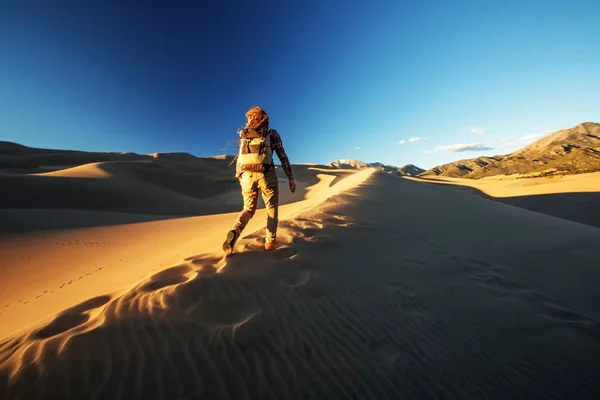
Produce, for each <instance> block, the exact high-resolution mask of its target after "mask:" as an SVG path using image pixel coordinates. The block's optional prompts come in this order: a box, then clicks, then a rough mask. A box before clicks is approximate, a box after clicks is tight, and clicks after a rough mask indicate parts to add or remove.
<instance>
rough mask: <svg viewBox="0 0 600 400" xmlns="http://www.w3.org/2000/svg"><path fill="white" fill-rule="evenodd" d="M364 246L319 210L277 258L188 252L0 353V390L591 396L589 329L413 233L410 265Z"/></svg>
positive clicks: (405, 257) (77, 394)
mask: <svg viewBox="0 0 600 400" xmlns="http://www.w3.org/2000/svg"><path fill="white" fill-rule="evenodd" d="M331 204H332V205H335V204H336V203H335V200H334V201H332V202H331ZM373 235H374V227H373V226H372V225H370V224H368V223H366V222H365V221H360V220H358V219H354V220H352V219H351V218H348V217H344V216H343V215H338V214H336V213H335V212H333V211H331V210H328V209H327V207H326V206H322V207H320V209H319V212H317V213H313V214H304V215H300V216H299V217H298V218H297V219H296V220H294V221H286V222H283V223H282V230H281V236H280V237H281V241H282V247H280V248H279V249H278V250H276V251H275V252H272V253H265V252H264V251H261V250H260V248H261V245H262V239H261V238H260V235H258V234H256V235H250V236H247V237H245V238H243V239H242V241H241V242H240V244H239V246H241V247H245V249H246V252H245V253H243V254H241V255H236V256H233V257H230V258H227V259H226V260H223V259H221V258H220V257H219V256H216V255H210V254H208V255H198V256H193V257H189V258H187V259H185V260H183V261H182V262H181V263H180V264H179V265H176V266H174V267H172V268H169V269H166V270H164V271H161V272H159V273H157V274H155V275H154V276H152V277H150V278H149V279H146V280H144V281H141V282H139V283H138V284H136V285H135V286H133V287H131V288H129V289H128V290H125V291H123V292H120V293H114V294H110V295H106V296H100V297H96V298H93V299H90V300H88V301H86V302H84V303H82V304H80V305H78V306H76V307H73V308H71V309H69V310H66V311H64V312H63V313H61V314H60V315H58V316H56V317H55V318H54V319H53V320H52V321H50V322H48V323H47V324H46V325H45V326H42V327H39V328H38V329H36V330H33V331H31V332H29V333H26V334H23V335H20V336H17V337H13V338H10V339H8V340H6V341H4V342H3V343H1V344H0V368H1V375H0V389H1V390H0V393H2V394H4V398H6V399H13V398H28V399H29V398H65V399H68V398H72V399H80V398H86V399H153V398H157V399H167V398H168V399H172V398H184V399H186V398H187V399H198V398H207V399H216V398H219V399H254V398H260V399H268V398H273V399H296V398H371V399H385V398H393V399H397V398H446V399H462V398H511V399H514V398H534V397H536V396H539V395H540V393H543V394H544V397H545V398H584V397H585V396H588V395H590V394H591V393H594V392H595V391H597V390H598V389H599V385H598V383H597V382H599V380H598V379H597V378H598V377H599V372H598V367H597V365H598V364H597V362H598V360H599V357H600V351H599V350H598V349H600V340H599V339H598V337H599V336H597V335H595V333H597V332H598V330H597V328H598V323H597V321H595V320H594V319H593V318H591V317H589V316H585V315H583V314H581V313H578V312H576V311H574V310H570V309H568V307H566V306H563V305H560V304H559V303H558V302H556V301H554V300H552V299H550V298H548V297H544V296H542V295H541V294H536V293H534V292H532V291H530V290H527V289H526V288H525V287H523V286H522V285H519V284H517V283H515V282H512V281H511V279H510V278H509V277H508V276H505V275H504V274H503V268H504V267H502V266H500V265H491V264H486V263H483V262H480V261H477V260H470V259H462V258H460V257H458V256H456V255H453V254H450V253H448V252H445V250H444V249H443V246H439V245H437V244H436V243H434V242H431V241H429V242H428V241H426V240H424V239H422V238H421V239H420V238H412V239H411V238H404V239H403V240H405V247H406V248H407V249H409V250H407V253H410V249H411V246H412V248H414V249H415V250H413V253H412V254H402V255H394V256H390V257H388V258H386V257H380V258H379V259H378V261H376V262H372V263H368V262H365V260H364V259H361V257H365V256H366V255H368V254H369V253H368V251H369V250H368V249H367V248H365V249H361V248H360V243H361V241H365V242H366V241H369V240H376V241H378V242H380V243H381V245H382V246H387V248H390V247H391V246H393V241H391V240H394V239H393V238H392V239H389V238H388V239H384V238H375V239H373V238H372V236H373ZM349 237H354V238H355V240H354V242H350V241H349V240H347V238H349ZM356 238H358V239H356ZM384 240H390V242H385V243H383V242H382V241H384ZM419 251H421V252H427V253H428V254H430V258H429V259H427V260H424V259H423V258H422V257H419V256H418V254H419V253H418V252H419ZM344 253H345V254H353V255H354V256H345V257H340V254H344ZM354 258H356V259H354ZM339 260H343V262H340V261H339ZM350 270H351V271H350ZM349 271H350V272H349ZM594 349H596V350H594ZM577 396H579V397H577Z"/></svg>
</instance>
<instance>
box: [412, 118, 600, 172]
mask: <svg viewBox="0 0 600 400" xmlns="http://www.w3.org/2000/svg"><path fill="white" fill-rule="evenodd" d="M594 171H600V124H598V123H595V122H585V123H583V124H580V125H577V126H575V127H573V128H570V129H564V130H560V131H557V132H555V133H554V134H552V135H550V136H546V137H544V138H542V139H540V140H538V141H536V142H533V143H531V144H529V145H528V146H526V147H524V148H522V149H520V150H517V151H515V152H513V153H510V154H506V155H498V156H493V157H477V158H471V159H468V160H460V161H455V162H452V163H448V164H444V165H439V166H437V167H435V168H432V169H430V170H427V171H425V172H423V173H422V174H421V176H427V175H438V176H448V177H454V178H472V179H479V178H483V177H486V176H494V175H512V174H520V175H522V176H545V175H565V174H577V173H585V172H594Z"/></svg>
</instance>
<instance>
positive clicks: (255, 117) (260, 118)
mask: <svg viewBox="0 0 600 400" xmlns="http://www.w3.org/2000/svg"><path fill="white" fill-rule="evenodd" d="M246 119H247V120H248V122H247V123H246V128H253V129H257V128H262V127H263V126H269V114H267V113H266V112H265V110H263V109H262V108H260V107H258V106H256V107H252V108H251V109H250V110H248V112H247V113H246Z"/></svg>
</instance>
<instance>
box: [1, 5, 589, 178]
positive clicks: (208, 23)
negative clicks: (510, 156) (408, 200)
mask: <svg viewBox="0 0 600 400" xmlns="http://www.w3.org/2000/svg"><path fill="white" fill-rule="evenodd" d="M6 3H8V2H3V3H2V5H0V140H8V141H14V142H18V143H22V144H25V145H28V146H34V147H47V148H68V149H81V150H97V151H133V152H137V153H151V152H157V151H186V152H190V153H192V154H195V155H197V156H206V155H215V154H223V153H232V152H233V150H231V149H229V150H223V149H224V148H226V147H227V146H228V141H229V140H234V139H236V130H237V129H238V128H240V127H241V126H242V125H243V123H244V113H245V111H246V110H247V109H248V108H249V107H250V106H252V105H260V106H262V107H263V108H264V109H265V110H266V111H267V112H268V113H269V114H270V116H271V124H272V127H273V128H275V129H277V130H278V131H279V132H280V133H281V135H282V138H283V141H284V145H285V147H286V151H287V153H288V155H289V157H290V159H291V160H292V162H294V163H300V162H319V163H324V162H329V161H331V160H334V159H338V158H351V157H352V158H357V159H360V160H363V161H368V162H373V161H380V162H384V163H388V164H394V165H403V164H406V163H414V164H416V165H418V166H421V167H423V168H429V167H432V166H435V165H437V164H441V163H445V162H449V161H453V160H457V159H461V158H467V157H474V156H479V155H493V154H503V153H507V152H510V151H512V150H515V149H516V148H519V147H521V146H523V145H524V144H525V143H526V138H525V139H523V137H525V136H527V137H528V138H532V137H534V136H532V135H540V134H543V133H544V132H548V131H551V130H555V129H561V128H568V127H571V126H574V125H576V124H579V123H581V122H585V121H593V122H600V95H599V94H600V22H599V16H600V1H598V0H594V1H578V0H570V1H560V2H559V1H552V0H546V1H530V0H519V1H511V0H505V1H492V0H489V1H486V0H478V1H459V0H455V1H450V0H443V1H426V0H414V1H401V0H395V1H373V2H367V1H361V2H354V1H326V0H321V1H302V2H300V1H298V2H292V1H290V2H287V1H252V2H249V1H245V2H242V1H239V2H236V1H228V0H214V1H211V0H203V1H188V2H176V1H169V2H167V1H164V2H146V1H144V2H142V1H140V2H126V1H102V2H99V1H98V2H96V1H61V0H55V1H37V2H36V1H23V2H13V3H15V4H12V5H7V4H6ZM16 3H20V4H19V5H16ZM528 135H529V136H528ZM411 138H413V141H412V142H411V141H410V140H409V139H411ZM415 138H419V139H418V140H416V139H415ZM402 140H404V141H405V143H404V144H400V141H402ZM458 145H463V146H458ZM464 145H469V146H464ZM464 148H471V151H463V152H456V151H452V150H458V149H464ZM482 149H483V150H482ZM485 149H490V150H485Z"/></svg>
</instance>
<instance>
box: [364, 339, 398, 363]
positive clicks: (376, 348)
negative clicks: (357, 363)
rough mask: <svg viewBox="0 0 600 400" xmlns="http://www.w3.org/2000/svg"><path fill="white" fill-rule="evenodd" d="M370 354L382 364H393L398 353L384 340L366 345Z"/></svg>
mask: <svg viewBox="0 0 600 400" xmlns="http://www.w3.org/2000/svg"><path fill="white" fill-rule="evenodd" d="M367 347H368V349H369V351H370V352H371V354H373V355H374V356H375V357H377V358H379V359H380V360H381V361H383V363H384V364H388V365H391V364H394V363H395V362H396V360H397V359H398V357H400V352H398V350H397V349H396V348H395V347H394V346H393V345H392V344H391V343H389V342H388V341H386V340H373V341H370V342H369V343H368V344H367Z"/></svg>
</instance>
